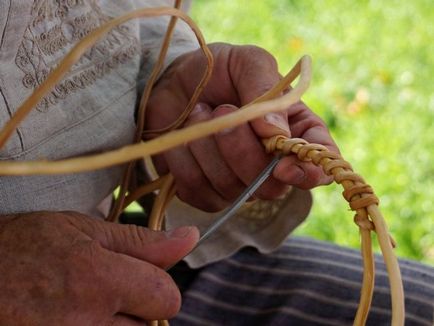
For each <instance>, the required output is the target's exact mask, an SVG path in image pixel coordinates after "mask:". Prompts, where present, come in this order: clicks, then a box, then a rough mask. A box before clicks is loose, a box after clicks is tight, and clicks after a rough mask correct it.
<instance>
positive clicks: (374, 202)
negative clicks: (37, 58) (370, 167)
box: [0, 0, 404, 325]
mask: <svg viewBox="0 0 434 326" xmlns="http://www.w3.org/2000/svg"><path fill="white" fill-rule="evenodd" d="M180 4H181V1H179V0H178V1H176V3H175V8H168V7H167V8H166V7H164V8H163V7H161V8H152V9H141V10H137V11H134V12H131V13H129V14H126V15H124V16H122V17H119V18H116V19H114V20H112V21H109V22H108V23H106V24H104V25H103V26H101V27H99V28H98V29H96V30H94V31H93V32H92V33H90V34H88V35H87V36H86V37H85V38H84V39H83V40H81V41H80V42H79V43H78V44H77V45H76V46H75V47H74V48H73V49H72V50H71V51H70V53H69V54H68V55H67V56H66V57H65V58H64V59H63V60H62V62H61V63H60V64H59V65H58V67H57V68H56V69H55V70H53V71H52V72H51V74H50V75H49V76H48V78H47V79H46V80H45V82H44V83H43V84H41V85H40V87H39V88H37V89H36V90H35V91H34V93H33V94H32V95H31V96H30V97H29V98H28V99H27V100H26V101H25V102H24V103H23V104H22V106H21V107H20V108H19V109H18V110H17V111H16V113H15V115H14V116H13V117H12V118H11V119H10V121H9V122H8V123H7V124H6V125H5V127H4V128H3V129H2V130H1V131H0V148H1V147H2V146H3V145H4V144H5V143H6V141H7V140H8V139H9V137H10V135H11V134H12V133H13V131H14V130H15V129H16V128H17V126H18V125H19V123H20V122H21V121H23V119H24V118H25V117H26V116H27V114H28V113H29V112H30V111H31V110H32V109H33V108H34V107H35V106H36V105H37V104H38V103H39V101H40V100H41V99H42V98H43V97H44V96H45V95H46V94H47V93H48V92H49V91H50V90H51V89H52V88H53V87H54V86H55V85H56V84H57V83H58V82H59V81H60V80H61V79H62V78H63V77H64V76H65V74H66V73H67V72H68V70H69V69H70V68H71V66H72V65H73V64H74V63H75V62H77V61H78V60H79V59H80V57H81V56H82V55H83V53H85V51H86V50H87V49H89V48H90V47H91V46H93V44H95V42H96V41H97V40H98V39H100V38H101V37H103V36H104V35H105V34H106V33H107V32H108V31H110V30H111V29H112V28H113V27H115V26H117V25H119V24H122V23H124V22H126V21H128V20H130V19H134V18H139V17H151V16H162V15H169V16H171V17H172V18H171V21H170V23H169V26H168V29H167V32H166V35H165V39H164V42H163V45H162V48H161V50H160V56H159V59H158V62H157V64H156V65H155V67H154V70H153V72H152V74H151V77H150V81H149V82H148V83H147V86H146V89H145V90H144V94H143V97H142V100H141V103H140V109H139V115H138V117H139V118H138V121H139V122H138V128H137V133H136V139H135V141H136V143H135V144H132V145H128V146H125V147H123V148H121V149H118V150H114V151H111V152H107V153H102V154H99V155H93V156H88V157H78V158H70V159H66V160H62V161H56V162H52V161H32V162H12V161H10V162H9V161H2V162H0V175H34V174H61V173H76V172H82V171H90V170H95V169H102V168H106V167H109V166H113V165H118V164H123V163H128V164H127V168H126V169H125V170H126V172H125V175H124V178H123V182H122V185H121V193H120V196H119V199H118V201H117V203H116V205H115V208H114V209H113V211H112V212H111V214H110V216H109V218H108V220H110V221H115V220H116V219H117V217H118V215H119V213H120V212H121V211H122V209H123V208H124V207H125V206H127V205H128V204H129V203H130V202H132V201H134V200H135V199H137V198H139V197H141V196H143V195H144V194H147V193H150V192H153V191H155V190H159V192H158V196H157V197H156V202H155V204H154V208H153V212H152V214H151V218H150V225H149V226H150V228H152V229H157V230H158V229H161V226H162V224H163V223H162V222H163V218H164V208H165V207H166V206H167V204H168V203H169V201H170V199H171V198H172V197H173V196H174V194H175V187H174V182H173V177H172V176H170V175H167V176H164V177H161V178H159V179H157V180H155V181H153V182H151V183H149V184H146V185H144V186H142V187H140V188H138V189H136V190H135V191H134V192H133V193H130V194H128V196H127V189H128V185H129V181H130V178H131V170H132V166H133V164H134V162H135V161H136V160H139V159H142V158H143V157H146V156H150V155H153V154H156V153H160V152H163V151H165V150H168V149H170V148H174V147H176V146H178V145H181V144H184V143H186V142H189V141H193V140H195V139H198V138H201V137H204V136H207V135H210V134H212V133H215V132H218V131H220V130H223V129H226V128H231V127H234V126H237V125H239V124H241V123H244V122H247V121H249V120H252V119H255V118H258V117H260V116H263V115H264V114H266V113H269V112H276V111H279V110H284V109H286V108H288V107H289V106H290V105H292V104H294V103H296V102H298V101H299V100H300V98H301V96H302V95H303V93H304V92H305V91H306V90H307V88H308V86H309V82H310V74H311V63H310V58H309V57H307V56H305V57H303V58H302V59H300V61H299V62H298V63H297V64H296V65H295V66H294V68H293V69H292V70H291V71H290V72H289V73H288V75H286V76H285V77H284V78H283V79H282V80H281V81H280V82H279V83H278V84H277V85H276V86H275V87H273V89H271V90H270V91H269V92H267V93H266V94H264V95H263V96H261V97H260V98H258V99H257V100H255V101H254V102H252V103H251V104H249V105H247V106H245V107H243V108H242V110H237V111H236V112H234V113H232V114H229V115H226V116H223V117H219V118H217V119H214V120H211V121H207V122H202V123H199V124H196V125H194V126H192V127H188V128H184V129H178V130H174V129H175V128H177V127H179V126H180V125H181V124H182V122H183V121H184V120H185V118H186V117H187V116H188V115H189V113H190V112H191V110H192V108H193V107H194V104H195V103H196V100H197V98H198V97H199V95H200V92H201V91H202V89H203V88H204V86H205V85H206V82H207V80H208V79H209V78H210V75H211V71H212V66H213V58H212V55H211V53H210V51H209V50H208V48H207V46H206V43H205V41H204V39H203V37H202V34H201V33H200V31H199V29H198V27H197V26H196V25H195V23H194V22H193V21H192V20H191V19H190V18H189V17H188V16H186V15H185V14H184V13H183V12H182V11H179V10H178V9H177V8H179V6H180ZM177 18H181V19H182V20H184V21H185V22H186V23H187V24H188V25H189V26H190V27H191V28H192V30H193V31H194V33H195V35H196V36H197V39H198V41H199V44H200V46H201V48H202V50H203V53H204V55H205V56H206V58H207V61H208V67H207V70H206V71H205V73H204V76H203V78H202V80H201V82H200V84H199V85H198V87H197V88H196V91H195V93H194V95H193V96H192V98H191V100H190V103H189V104H188V106H187V108H186V110H185V112H184V113H183V115H182V116H181V117H179V119H178V120H177V121H176V122H175V123H174V124H173V125H172V126H169V127H168V128H165V129H163V130H157V131H152V133H153V135H154V136H155V135H160V134H162V135H161V136H158V137H156V138H154V139H152V140H149V141H146V142H141V138H142V135H143V128H144V127H143V126H144V116H145V114H144V113H145V109H146V104H147V101H148V98H149V94H150V92H151V90H152V86H153V84H154V82H155V80H156V78H157V76H158V74H159V73H160V71H161V69H162V66H163V64H162V63H163V60H164V57H165V55H166V52H167V48H168V44H169V41H170V38H171V35H172V32H173V29H174V26H175V24H176V19H177ZM297 77H299V80H298V83H297V85H295V87H294V88H292V89H291V90H290V91H288V92H287V93H286V94H285V95H283V96H279V95H278V94H281V92H282V91H283V90H285V89H287V88H288V87H289V85H290V84H291V83H292V82H293V81H294V79H296V78H297ZM169 131H170V132H169ZM163 133H164V134H163ZM264 145H265V148H266V150H267V151H268V152H270V153H279V154H281V155H297V157H298V159H300V160H301V161H309V162H312V164H315V165H319V166H321V167H322V168H323V169H324V172H325V173H326V174H328V175H333V177H334V180H335V181H336V182H337V183H340V184H342V186H343V187H344V189H345V190H344V192H343V195H344V197H345V199H346V200H347V201H348V202H349V203H350V207H351V209H352V210H354V211H356V215H355V222H356V224H357V225H358V226H359V228H360V233H361V239H362V246H361V249H362V255H363V260H364V276H363V284H362V293H361V298H360V304H359V309H358V311H357V314H356V317H355V320H354V324H355V325H364V324H365V322H366V319H367V315H368V312H369V307H370V304H371V300H372V294H373V288H374V260H373V253H372V245H371V236H370V232H371V231H376V233H377V235H378V241H379V244H380V247H381V251H382V253H383V256H384V260H385V263H386V266H387V271H388V274H389V279H390V286H391V297H392V324H393V325H403V324H404V296H403V287H402V281H401V276H400V271H399V267H398V263H397V259H396V257H395V256H394V253H393V249H392V247H393V241H392V239H391V238H390V237H389V235H388V231H387V226H386V223H385V222H384V219H383V217H382V215H381V213H380V211H379V209H378V198H377V197H376V196H375V195H374V193H373V190H372V188H371V187H370V186H369V185H367V184H366V183H365V181H364V180H363V178H362V177H360V176H358V175H357V174H355V173H354V172H353V171H352V168H351V165H350V164H349V163H347V162H346V161H344V160H343V159H342V158H341V157H340V156H339V155H338V154H336V153H332V152H330V151H328V150H327V149H326V148H325V147H324V146H322V145H317V144H308V143H307V142H306V141H305V140H303V139H287V138H285V137H284V136H281V135H276V136H275V137H272V138H270V139H267V140H264ZM151 324H152V325H167V321H154V322H151Z"/></svg>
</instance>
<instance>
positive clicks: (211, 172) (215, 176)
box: [186, 103, 245, 202]
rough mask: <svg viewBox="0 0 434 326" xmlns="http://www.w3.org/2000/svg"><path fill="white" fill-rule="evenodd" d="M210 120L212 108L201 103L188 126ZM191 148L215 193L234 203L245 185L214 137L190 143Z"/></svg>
mask: <svg viewBox="0 0 434 326" xmlns="http://www.w3.org/2000/svg"><path fill="white" fill-rule="evenodd" d="M210 119H212V109H211V107H209V106H208V105H206V104H205V103H199V104H198V105H197V106H196V108H195V110H194V111H193V113H192V114H191V115H190V117H189V119H188V121H187V122H186V125H193V124H195V123H198V122H202V121H206V120H210ZM189 147H190V150H191V153H192V154H193V156H194V157H195V158H196V161H197V162H198V164H199V165H200V168H201V169H202V171H203V173H204V174H205V176H206V177H207V178H208V180H209V181H210V184H211V185H212V187H213V188H214V189H215V191H217V192H218V193H219V194H220V195H221V196H222V197H223V198H224V199H226V200H227V201H231V202H232V201H234V200H235V199H236V198H237V197H238V196H239V194H241V193H242V192H243V190H244V189H245V185H244V183H243V182H242V181H241V180H240V179H239V178H238V177H237V175H236V174H235V173H234V172H233V171H232V169H231V168H230V167H229V165H228V164H227V163H226V162H225V160H224V158H223V156H222V155H221V153H220V150H219V149H218V146H217V143H216V141H215V139H214V137H213V136H209V137H204V138H201V139H199V140H196V141H194V142H192V143H190V144H189Z"/></svg>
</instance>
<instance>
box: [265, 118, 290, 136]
mask: <svg viewBox="0 0 434 326" xmlns="http://www.w3.org/2000/svg"><path fill="white" fill-rule="evenodd" d="M264 120H265V121H266V122H267V123H269V124H271V125H273V126H274V127H277V128H279V129H280V130H282V131H283V132H284V133H285V134H287V133H288V132H289V126H288V123H287V122H286V121H285V120H284V118H283V117H282V116H281V115H279V114H276V113H267V114H266V115H265V116H264Z"/></svg>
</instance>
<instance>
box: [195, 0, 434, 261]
mask: <svg viewBox="0 0 434 326" xmlns="http://www.w3.org/2000/svg"><path fill="white" fill-rule="evenodd" d="M432 4H433V3H432V1H431V0H413V1H405V2H404V1H399V0H391V1H381V0H376V1H350V0H339V1H338V0H325V1H313V0H311V1H295V0H267V1H252V0H238V1H233V0H195V1H194V3H193V6H192V12H191V14H192V16H193V18H194V19H195V21H196V22H197V23H198V25H199V26H200V28H201V29H202V31H203V33H204V34H205V38H206V39H207V41H208V42H214V41H224V42H230V43H236V44H255V45H258V46H261V47H263V48H265V49H267V50H268V51H269V52H271V53H272V54H273V55H275V56H276V58H277V60H278V62H279V65H280V69H281V72H282V73H285V72H286V71H287V70H288V69H289V68H290V67H291V66H292V65H293V64H294V63H295V62H296V61H297V60H298V58H299V57H300V56H301V55H302V54H305V53H307V54H310V55H311V56H312V58H313V62H314V66H313V73H314V76H313V81H312V86H311V88H310V89H309V91H308V93H307V94H306V95H305V97H304V100H305V101H306V102H307V103H308V105H309V106H310V107H311V108H312V109H313V110H314V111H315V112H316V113H317V114H319V115H320V116H321V117H322V118H323V119H324V120H325V121H326V123H327V125H328V126H329V128H330V129H331V132H332V134H333V136H334V138H335V139H336V141H337V143H338V145H339V147H340V149H341V152H342V154H343V155H344V157H345V158H346V159H347V160H348V161H349V162H351V163H352V165H353V167H354V170H355V171H356V172H358V173H359V174H361V175H362V176H363V177H364V178H365V179H366V180H367V181H368V183H370V184H371V185H372V186H373V188H374V189H375V191H376V193H377V195H378V196H379V197H380V199H381V205H380V207H381V209H382V212H383V214H384V215H385V217H386V220H387V222H388V225H389V227H390V232H391V233H392V234H393V237H394V238H395V240H396V241H397V243H398V247H397V253H398V255H400V256H401V257H407V258H411V259H417V260H420V261H423V262H426V263H429V264H434V201H433V199H434V163H433V160H434V145H433V144H434V93H433V76H434V62H433V61H434V42H433V41H434V10H432ZM340 192H341V189H340V188H339V186H335V185H332V186H327V187H321V188H318V189H315V191H314V196H315V201H316V202H315V204H314V208H313V211H312V213H311V216H310V218H309V219H308V221H307V222H306V223H305V224H304V225H302V226H301V227H300V228H299V229H298V230H297V231H296V233H297V234H299V235H308V236H312V237H315V238H317V239H324V240H329V241H333V242H336V243H339V244H342V245H348V246H352V247H358V246H359V236H358V232H357V229H356V226H355V225H354V224H353V223H352V215H353V214H352V212H349V211H348V207H347V204H346V203H345V201H344V200H343V198H342V197H341V195H340Z"/></svg>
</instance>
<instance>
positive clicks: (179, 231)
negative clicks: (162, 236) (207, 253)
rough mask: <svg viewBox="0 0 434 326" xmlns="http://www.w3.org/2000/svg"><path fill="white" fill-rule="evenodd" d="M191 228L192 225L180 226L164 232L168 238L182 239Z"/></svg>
mask: <svg viewBox="0 0 434 326" xmlns="http://www.w3.org/2000/svg"><path fill="white" fill-rule="evenodd" d="M192 230H193V227H192V226H181V227H179V228H176V229H174V230H171V231H168V232H166V235H167V237H168V238H176V239H183V238H186V237H187V236H188V235H189V234H190V232H191V231H192Z"/></svg>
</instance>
